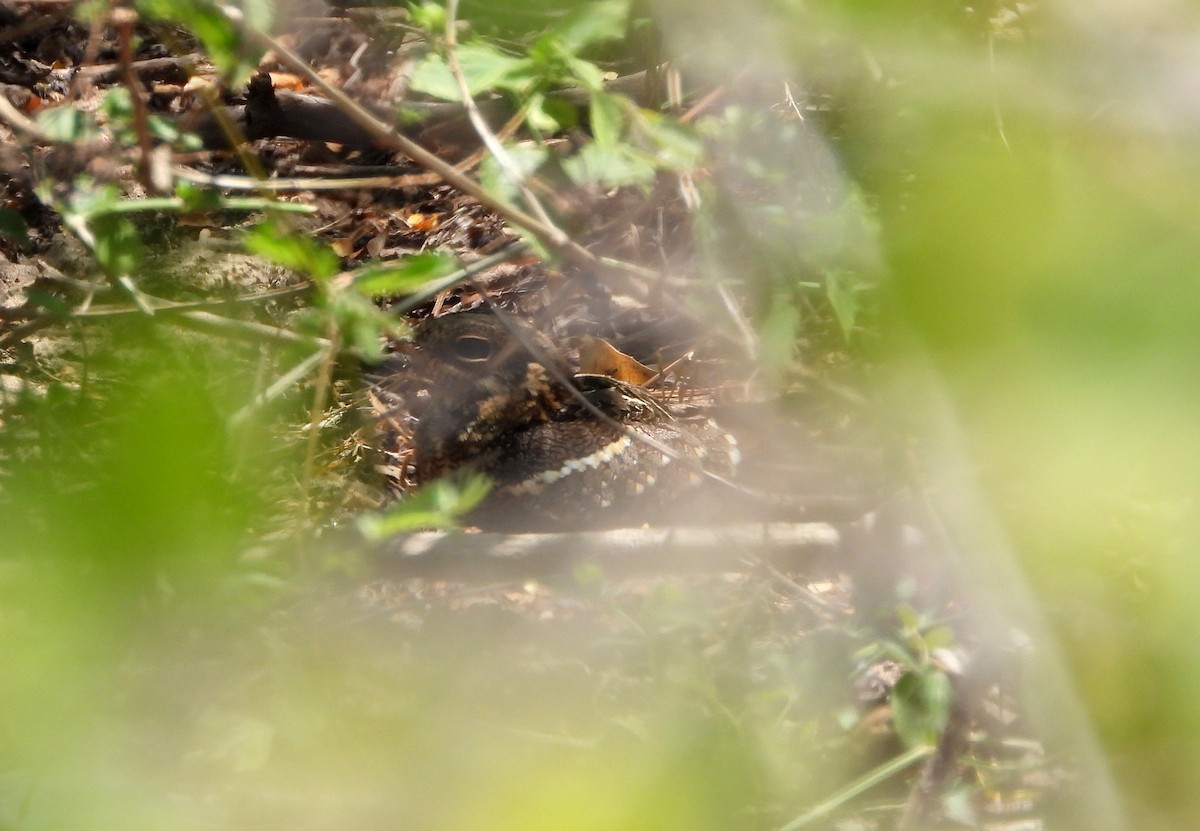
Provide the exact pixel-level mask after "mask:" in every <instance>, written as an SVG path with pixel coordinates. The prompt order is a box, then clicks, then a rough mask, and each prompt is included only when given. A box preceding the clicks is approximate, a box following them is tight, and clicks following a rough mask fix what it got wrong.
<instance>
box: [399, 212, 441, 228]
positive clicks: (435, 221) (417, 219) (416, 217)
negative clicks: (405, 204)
mask: <svg viewBox="0 0 1200 831" xmlns="http://www.w3.org/2000/svg"><path fill="white" fill-rule="evenodd" d="M404 224H405V225H407V226H408V227H409V228H412V229H413V230H414V231H435V230H437V227H438V226H439V225H441V224H442V215H441V214H410V215H409V216H407V217H405V218H404Z"/></svg>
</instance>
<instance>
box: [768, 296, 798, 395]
mask: <svg viewBox="0 0 1200 831" xmlns="http://www.w3.org/2000/svg"><path fill="white" fill-rule="evenodd" d="M799 332H800V309H799V307H798V305H797V303H796V301H795V298H794V297H793V296H792V295H791V293H790V292H777V293H776V294H775V295H774V296H773V297H772V299H771V307H770V308H769V309H768V310H767V314H766V317H765V318H763V321H762V324H761V325H760V326H759V330H758V337H759V351H760V355H761V358H762V365H763V370H764V371H765V372H766V375H767V378H768V379H770V380H771V382H772V383H778V382H779V381H780V380H781V379H782V378H783V377H784V375H785V374H786V372H787V370H788V368H789V367H791V365H792V360H793V357H794V355H795V352H796V337H797V335H798V334H799Z"/></svg>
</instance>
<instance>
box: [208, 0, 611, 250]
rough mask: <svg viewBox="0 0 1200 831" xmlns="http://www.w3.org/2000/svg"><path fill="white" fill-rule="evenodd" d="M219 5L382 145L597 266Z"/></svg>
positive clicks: (237, 12) (230, 9) (558, 235)
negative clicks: (403, 155) (398, 152)
mask: <svg viewBox="0 0 1200 831" xmlns="http://www.w3.org/2000/svg"><path fill="white" fill-rule="evenodd" d="M218 8H219V9H220V10H221V13H222V14H224V15H225V17H226V19H228V20H229V21H231V22H232V23H234V24H235V25H237V26H239V27H241V28H242V29H243V31H245V32H246V33H247V34H248V35H249V36H250V37H252V38H254V39H255V40H257V41H259V42H260V43H262V44H263V45H265V46H266V47H267V48H268V49H270V50H272V51H273V52H274V53H275V55H276V56H277V57H278V58H279V60H280V62H281V63H283V64H285V65H286V66H287V67H288V68H289V69H291V70H292V71H293V72H295V73H296V74H297V75H300V76H301V77H303V78H304V79H305V80H306V81H308V82H309V83H310V84H312V85H313V86H314V87H316V88H317V89H319V90H321V91H322V92H323V93H324V94H325V95H327V96H329V98H330V100H332V101H333V102H334V103H336V104H337V105H338V106H339V107H341V108H342V111H343V112H345V113H346V115H347V116H348V117H349V118H350V119H352V120H353V121H354V122H355V123H356V124H357V125H358V126H359V127H362V128H363V129H364V130H366V131H367V132H369V133H370V134H371V135H372V137H374V139H375V140H376V141H378V142H379V144H380V145H381V146H383V147H387V148H389V149H392V150H398V151H400V152H401V153H404V154H405V155H407V156H408V157H409V158H410V159H412V160H413V161H415V162H416V163H417V164H419V165H421V167H424V168H425V169H426V170H429V171H431V172H433V173H436V174H438V175H439V176H441V177H442V179H443V180H444V181H445V182H446V183H447V184H450V185H452V186H453V187H455V188H457V189H458V190H460V191H462V192H463V193H464V194H466V195H467V196H470V197H471V198H473V199H475V200H476V201H477V202H479V203H480V204H481V205H483V206H484V207H486V208H490V209H491V210H493V211H495V212H496V213H497V214H499V215H500V216H502V217H504V218H505V219H506V220H508V221H509V222H511V223H512V224H514V225H517V226H519V227H521V228H524V229H525V230H527V231H529V232H530V233H531V234H533V235H535V236H536V237H538V239H540V240H541V241H542V242H543V243H545V244H546V245H547V246H548V247H549V248H551V249H553V250H555V251H557V252H559V253H560V254H562V255H563V256H564V257H566V258H567V259H569V260H572V261H574V262H577V263H583V264H588V265H595V263H596V258H595V257H594V256H593V255H592V253H591V252H590V251H588V250H587V249H586V248H584V247H583V246H582V245H580V244H579V243H577V242H575V241H574V240H572V239H571V238H570V237H569V236H567V234H566V233H565V232H563V231H562V230H561V229H559V228H556V227H553V226H546V225H545V224H544V223H542V222H540V221H539V220H538V219H536V218H535V217H533V216H530V215H529V214H528V213H526V212H525V211H522V210H521V209H520V208H518V207H517V206H515V205H513V204H511V203H509V202H506V201H504V200H501V199H497V198H496V197H495V196H493V195H492V194H490V193H488V192H487V191H486V190H484V189H483V187H481V186H480V185H479V183H478V182H476V181H475V180H474V179H472V178H471V177H469V176H465V175H463V174H462V173H460V172H459V171H458V170H456V169H455V167H454V165H452V164H450V163H449V162H447V161H445V160H444V159H441V158H439V157H438V156H437V155H436V154H434V153H432V152H430V151H429V150H426V149H425V148H424V147H422V146H421V145H420V144H418V143H417V142H415V141H413V140H412V139H410V138H408V137H407V136H404V135H402V134H400V133H399V132H397V131H396V130H395V128H393V127H392V125H390V124H388V123H387V122H385V121H383V120H381V119H379V118H377V117H376V116H374V115H372V114H371V113H370V112H368V111H367V110H366V109H364V108H363V107H362V106H361V105H359V104H358V103H357V102H356V101H354V100H353V99H352V98H350V97H349V96H348V95H346V94H345V93H344V92H342V91H341V90H340V89H338V88H337V87H335V86H333V85H332V84H330V83H329V82H328V81H326V80H325V79H324V78H322V77H321V76H320V75H318V74H317V72H316V70H314V69H313V68H312V67H310V66H309V65H308V64H307V63H306V62H305V61H304V60H302V59H301V58H300V57H299V56H298V55H296V54H295V53H294V52H292V51H291V50H290V49H288V48H287V47H286V46H284V45H283V44H281V43H279V42H278V41H277V40H276V39H275V38H273V37H271V36H270V35H267V34H265V33H264V32H260V31H258V30H256V29H254V28H252V27H251V26H249V25H248V24H247V23H246V21H245V17H244V15H243V14H242V13H241V11H240V10H238V9H236V8H234V7H232V6H228V5H220V6H218Z"/></svg>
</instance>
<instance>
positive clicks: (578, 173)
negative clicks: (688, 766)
mask: <svg viewBox="0 0 1200 831" xmlns="http://www.w3.org/2000/svg"><path fill="white" fill-rule="evenodd" d="M563 169H564V170H565V171H566V172H567V175H568V176H570V177H571V181H573V182H575V183H576V184H577V185H586V184H600V185H607V186H609V187H623V186H625V185H643V186H645V185H650V184H651V183H653V182H654V178H655V175H656V172H655V169H654V165H653V163H651V161H650V160H649V159H648V158H646V156H645V154H643V153H640V152H638V151H637V150H635V149H634V148H632V147H630V146H628V145H626V144H621V143H617V144H611V145H604V144H600V143H598V142H592V143H591V144H588V145H586V146H585V147H584V148H583V149H582V150H580V151H579V152H578V153H576V154H575V155H574V156H572V157H571V158H569V159H567V160H566V162H564V163H563Z"/></svg>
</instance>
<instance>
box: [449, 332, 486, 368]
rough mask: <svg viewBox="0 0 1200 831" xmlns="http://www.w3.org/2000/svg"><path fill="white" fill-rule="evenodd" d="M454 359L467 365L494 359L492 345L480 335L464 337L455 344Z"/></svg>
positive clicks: (456, 340) (457, 339)
mask: <svg viewBox="0 0 1200 831" xmlns="http://www.w3.org/2000/svg"><path fill="white" fill-rule="evenodd" d="M453 349H454V357H456V358H458V359H459V360H460V361H463V362H465V363H473V364H475V363H482V362H483V361H486V360H487V359H488V358H490V357H492V344H491V343H490V342H489V341H488V339H487V338H481V337H479V336H478V335H463V336H462V337H460V338H456V339H455V341H454V344H453Z"/></svg>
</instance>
